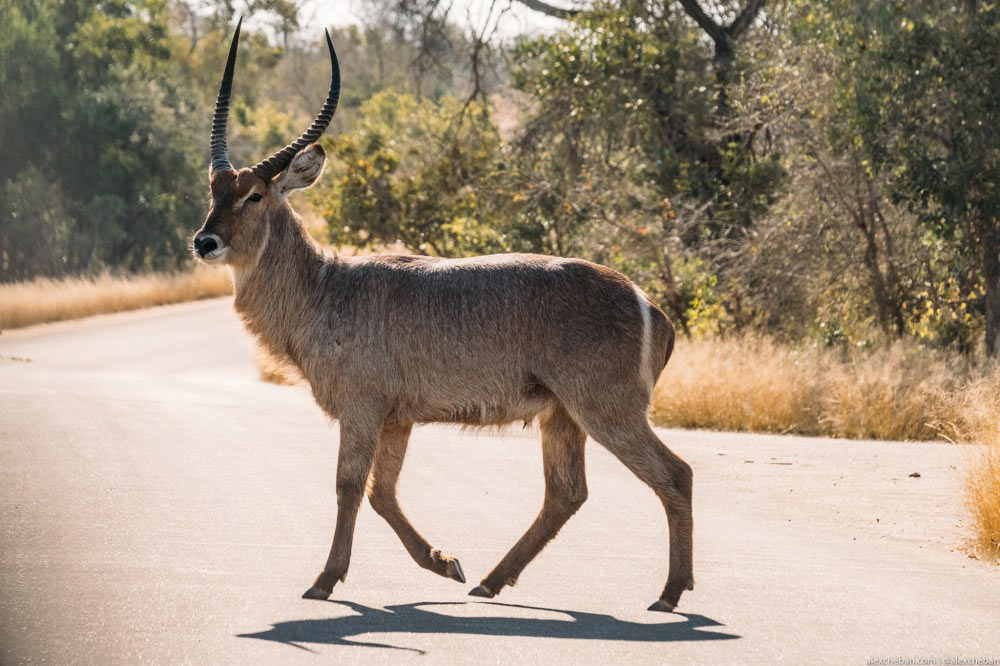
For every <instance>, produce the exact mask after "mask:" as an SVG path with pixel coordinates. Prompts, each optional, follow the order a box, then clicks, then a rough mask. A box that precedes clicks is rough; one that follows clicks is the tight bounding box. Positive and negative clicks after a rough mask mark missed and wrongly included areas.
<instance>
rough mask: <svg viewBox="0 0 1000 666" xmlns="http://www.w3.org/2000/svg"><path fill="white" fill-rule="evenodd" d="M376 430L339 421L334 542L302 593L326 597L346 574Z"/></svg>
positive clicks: (372, 454)
mask: <svg viewBox="0 0 1000 666" xmlns="http://www.w3.org/2000/svg"><path fill="white" fill-rule="evenodd" d="M376 443H377V431H376V432H368V431H366V430H359V429H356V428H352V427H351V425H350V424H349V423H342V424H341V433H340V454H339V456H338V461H337V527H336V529H335V530H334V534H333V545H332V546H331V547H330V555H329V557H327V560H326V566H324V567H323V572H322V573H320V575H319V576H317V577H316V582H314V583H313V586H312V587H311V588H309V590H308V591H307V592H306V593H305V594H304V595H303V597H305V598H307V599H326V598H327V597H329V596H330V593H331V592H332V591H333V586H334V585H336V584H337V582H338V581H343V580H344V579H345V578H347V569H348V567H349V566H350V564H351V546H352V544H353V541H354V525H355V522H356V521H357V518H358V509H359V508H360V506H361V499H362V497H363V496H364V491H365V481H366V479H367V478H368V472H369V470H370V469H371V465H372V459H373V458H374V455H375V446H376Z"/></svg>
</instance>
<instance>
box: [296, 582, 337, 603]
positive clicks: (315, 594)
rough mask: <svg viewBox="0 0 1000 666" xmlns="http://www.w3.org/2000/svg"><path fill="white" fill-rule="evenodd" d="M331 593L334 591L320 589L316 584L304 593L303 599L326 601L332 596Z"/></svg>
mask: <svg viewBox="0 0 1000 666" xmlns="http://www.w3.org/2000/svg"><path fill="white" fill-rule="evenodd" d="M330 594H332V593H331V592H327V591H325V590H321V589H319V588H318V587H316V586H315V585H314V586H313V587H310V588H309V589H308V590H306V593H305V594H303V595H302V598H303V599H320V600H321V601H325V600H326V599H329V598H330Z"/></svg>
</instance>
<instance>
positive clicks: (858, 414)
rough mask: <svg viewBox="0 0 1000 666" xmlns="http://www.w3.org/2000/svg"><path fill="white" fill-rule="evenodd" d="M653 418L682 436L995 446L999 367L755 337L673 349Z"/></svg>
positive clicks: (911, 351)
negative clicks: (700, 432)
mask: <svg viewBox="0 0 1000 666" xmlns="http://www.w3.org/2000/svg"><path fill="white" fill-rule="evenodd" d="M651 415H652V418H653V420H654V421H655V422H656V423H657V424H659V425H665V426H675V427H681V428H715V429H720V430H721V429H725V430H752V431H765V432H794V433H800V434H807V435H827V436H831V437H847V438H854V439H859V438H868V439H897V440H899V439H916V440H926V439H947V440H952V441H964V442H970V441H974V442H986V441H994V440H995V439H997V438H998V437H1000V425H998V420H1000V367H996V366H994V367H991V368H987V369H975V368H972V367H971V366H970V365H969V364H968V363H966V362H965V361H964V360H963V359H961V357H958V356H957V355H950V354H944V353H938V352H933V351H930V350H927V349H923V348H920V347H918V346H916V345H912V344H910V345H907V344H897V345H895V346H893V347H891V348H889V349H886V350H882V351H877V352H874V353H857V354H854V355H850V356H846V355H844V354H842V353H839V352H835V351H832V350H827V349H818V348H808V349H804V350H794V349H791V348H788V347H785V346H782V345H779V344H777V343H774V342H772V341H770V340H767V339H758V338H743V339H721V340H720V339H709V340H695V341H689V340H680V341H678V344H677V350H676V352H675V353H674V357H673V358H672V359H671V361H670V364H669V365H668V366H667V369H666V370H665V371H664V373H663V376H662V377H661V378H660V381H659V382H658V384H657V386H656V391H655V393H654V395H653V409H652V414H651Z"/></svg>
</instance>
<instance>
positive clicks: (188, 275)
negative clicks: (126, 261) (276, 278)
mask: <svg viewBox="0 0 1000 666" xmlns="http://www.w3.org/2000/svg"><path fill="white" fill-rule="evenodd" d="M231 292H232V279H231V278H230V276H229V271H227V270H226V269H224V268H210V267H207V266H197V267H194V268H191V269H189V270H186V271H177V272H170V273H147V274H143V275H132V276H122V277H116V276H114V275H111V274H109V273H105V274H102V275H98V276H96V277H92V278H63V279H50V278H35V279H34V280H27V281H24V282H13V283H7V284H3V283H0V330H4V329H8V328H20V327H22V326H31V325H33V324H44V323H46V322H51V321H61V320H64V319H79V318H80V317H89V316H91V315H96V314H108V313H111V312H121V311H123V310H136V309H139V308H148V307H152V306H154V305H168V304H170V303H182V302H184V301H194V300H198V299H202V298H212V297H213V296H223V295H225V294H229V293H231Z"/></svg>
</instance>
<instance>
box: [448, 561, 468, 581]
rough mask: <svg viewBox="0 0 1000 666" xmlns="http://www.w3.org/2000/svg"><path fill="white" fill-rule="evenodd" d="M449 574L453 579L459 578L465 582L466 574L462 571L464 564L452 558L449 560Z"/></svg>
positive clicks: (458, 579)
mask: <svg viewBox="0 0 1000 666" xmlns="http://www.w3.org/2000/svg"><path fill="white" fill-rule="evenodd" d="M447 576H448V578H451V579H452V580H457V581H458V582H459V583H464V582H465V574H464V573H463V572H462V565H461V564H459V563H458V560H450V561H449V562H448V573H447Z"/></svg>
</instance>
